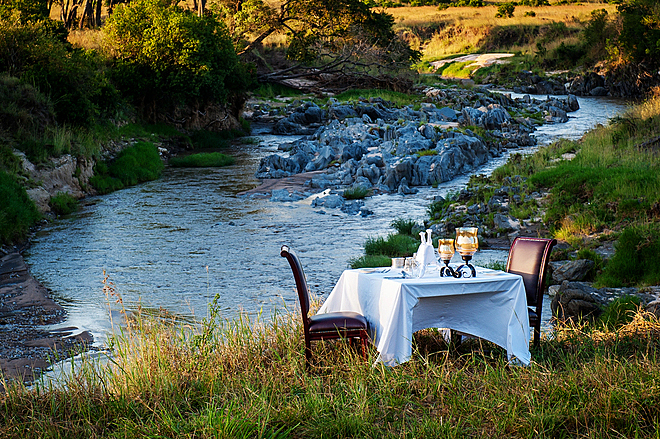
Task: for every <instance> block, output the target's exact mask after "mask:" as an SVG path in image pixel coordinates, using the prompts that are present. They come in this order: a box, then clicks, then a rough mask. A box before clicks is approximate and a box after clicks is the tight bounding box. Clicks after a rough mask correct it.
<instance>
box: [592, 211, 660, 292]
mask: <svg viewBox="0 0 660 439" xmlns="http://www.w3.org/2000/svg"><path fill="white" fill-rule="evenodd" d="M614 248H615V253H614V256H613V257H612V259H610V261H609V262H608V263H607V265H606V266H605V269H604V270H603V273H602V274H601V275H600V276H599V277H598V278H597V279H596V280H597V282H598V284H601V285H605V286H611V287H619V286H635V285H658V284H659V283H660V258H658V255H660V224H658V223H651V224H644V225H637V226H630V227H627V228H626V229H625V230H624V231H623V232H622V233H621V236H620V237H619V241H618V242H617V244H616V245H615V247H614Z"/></svg>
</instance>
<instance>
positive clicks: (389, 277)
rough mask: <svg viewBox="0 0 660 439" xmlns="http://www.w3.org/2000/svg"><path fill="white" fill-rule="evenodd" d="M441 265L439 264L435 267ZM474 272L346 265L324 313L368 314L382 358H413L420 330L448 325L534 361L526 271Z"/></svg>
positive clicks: (391, 361) (512, 356)
mask: <svg viewBox="0 0 660 439" xmlns="http://www.w3.org/2000/svg"><path fill="white" fill-rule="evenodd" d="M434 268H439V267H434ZM475 268H476V276H474V277H460V278H456V277H451V276H450V277H441V276H440V275H439V269H429V270H426V272H425V273H424V275H423V276H422V277H419V278H417V277H413V276H411V275H409V274H406V273H405V272H404V271H402V270H399V269H392V268H386V267H382V268H361V269H348V270H345V271H344V272H343V273H342V275H341V277H340V278H339V281H337V284H336V285H335V286H334V288H333V290H332V292H331V293H330V295H329V296H328V298H327V299H326V300H325V302H324V303H323V305H322V306H321V308H320V309H319V311H318V313H319V314H322V313H329V312H337V311H353V312H357V313H360V314H362V315H364V317H365V318H366V320H367V322H368V325H369V335H370V336H371V340H372V342H373V343H374V344H375V346H376V349H377V351H378V357H377V359H376V362H382V363H384V364H386V365H388V366H396V365H398V364H401V363H404V362H406V361H408V360H410V358H411V356H412V340H413V333H414V332H415V331H418V330H421V329H425V328H443V329H451V330H454V331H458V332H460V333H462V334H467V335H471V336H474V337H479V338H482V339H484V340H488V341H490V342H492V343H495V344H496V345H498V346H501V347H502V348H504V349H506V352H507V358H508V360H509V362H511V363H513V364H523V365H529V363H530V361H531V354H530V352H529V340H530V327H529V317H528V309H527V295H526V293H525V285H524V283H523V278H522V276H520V275H517V274H513V273H506V272H504V271H499V270H492V269H488V268H483V267H475Z"/></svg>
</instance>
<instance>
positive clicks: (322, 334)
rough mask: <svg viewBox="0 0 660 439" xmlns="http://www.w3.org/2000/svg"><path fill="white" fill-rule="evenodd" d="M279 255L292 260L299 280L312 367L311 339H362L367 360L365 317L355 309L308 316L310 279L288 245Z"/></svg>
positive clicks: (309, 359)
mask: <svg viewBox="0 0 660 439" xmlns="http://www.w3.org/2000/svg"><path fill="white" fill-rule="evenodd" d="M280 256H282V257H283V258H286V259H287V261H289V265H291V271H293V277H294V279H295V281H296V290H297V291H298V298H299V299H300V311H301V312H302V321H303V329H304V331H305V358H306V361H307V365H308V366H309V363H310V361H311V359H312V345H311V342H312V340H332V339H356V338H357V339H360V341H361V342H362V356H363V357H364V359H365V360H366V359H367V342H368V340H369V334H368V333H367V320H366V319H365V318H364V316H363V315H362V314H359V313H356V312H332V313H326V314H317V315H314V316H311V317H309V315H308V314H309V289H308V288H307V280H306V279H305V272H304V271H303V268H302V265H301V264H300V260H299V259H298V256H296V254H295V253H294V252H293V251H292V250H290V249H289V247H288V246H286V245H283V246H282V249H281V251H280Z"/></svg>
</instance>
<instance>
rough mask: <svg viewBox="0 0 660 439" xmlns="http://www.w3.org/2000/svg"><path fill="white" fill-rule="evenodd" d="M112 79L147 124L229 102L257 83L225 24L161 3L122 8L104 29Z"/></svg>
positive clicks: (137, 0)
mask: <svg viewBox="0 0 660 439" xmlns="http://www.w3.org/2000/svg"><path fill="white" fill-rule="evenodd" d="M104 34H105V39H104V41H105V44H106V46H105V49H106V51H107V53H108V54H109V55H110V56H111V57H112V58H113V59H114V68H113V78H114V80H115V82H116V84H117V85H118V86H119V87H120V89H121V90H122V91H124V93H126V94H127V95H128V96H129V97H130V98H131V99H132V100H133V102H134V103H135V105H136V106H137V107H138V108H139V109H140V110H141V111H142V114H143V116H145V117H146V118H147V119H153V118H154V116H155V115H156V114H157V113H158V112H162V111H165V112H166V111H169V110H172V109H174V108H176V107H179V106H192V107H198V108H201V107H204V106H205V105H207V104H209V103H212V102H220V103H224V102H227V101H228V100H229V99H230V97H232V96H233V95H234V94H240V93H242V92H243V91H245V90H246V88H248V87H249V86H251V84H252V80H253V79H252V78H253V75H252V74H251V71H250V69H249V67H248V66H246V65H244V64H242V63H240V62H239V59H238V57H237V55H236V52H235V51H234V47H233V44H232V40H231V38H230V36H229V34H228V32H227V29H226V27H225V26H224V24H223V23H222V22H221V21H220V20H219V19H218V18H217V17H216V16H215V15H214V14H211V13H206V14H203V15H202V16H201V17H200V16H198V15H196V14H194V13H193V12H191V11H187V10H184V9H181V8H179V7H177V6H171V5H168V4H167V2H165V1H162V0H134V1H133V2H131V3H130V5H119V6H118V7H117V8H116V10H115V12H114V13H113V15H112V16H111V17H110V18H109V19H108V21H107V23H106V26H105V27H104Z"/></svg>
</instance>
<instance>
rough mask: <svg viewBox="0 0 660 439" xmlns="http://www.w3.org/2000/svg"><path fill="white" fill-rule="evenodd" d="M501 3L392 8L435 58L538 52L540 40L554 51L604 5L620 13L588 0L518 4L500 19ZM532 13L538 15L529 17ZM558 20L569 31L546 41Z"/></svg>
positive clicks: (411, 38)
mask: <svg viewBox="0 0 660 439" xmlns="http://www.w3.org/2000/svg"><path fill="white" fill-rule="evenodd" d="M498 3H504V2H491V4H489V5H488V6H485V7H481V8H473V7H452V8H447V9H444V10H438V8H437V7H434V6H422V7H402V8H390V9H387V12H388V13H389V14H392V15H393V16H394V19H395V23H396V25H395V29H396V30H397V31H398V32H399V33H401V34H402V35H404V38H405V39H406V40H407V41H408V42H409V43H410V44H411V45H412V46H413V47H414V48H416V49H417V50H421V51H422V53H423V59H424V60H429V61H434V60H437V59H443V58H446V57H448V56H450V55H455V54H465V53H483V52H488V51H491V52H493V51H495V52H497V51H507V52H510V53H513V52H520V53H523V54H527V55H533V54H534V53H535V51H536V47H537V46H536V43H537V42H542V43H543V44H544V45H545V46H546V48H547V49H548V50H549V51H552V50H553V49H555V48H557V47H558V46H559V45H560V44H561V43H562V42H563V43H564V44H574V43H575V42H576V37H575V36H574V34H575V33H576V32H579V31H581V30H582V29H583V28H584V25H585V24H584V23H586V22H588V20H589V19H590V17H591V11H593V10H595V9H603V8H604V9H606V10H607V11H608V12H609V13H610V14H613V13H615V12H616V6H615V5H613V4H606V3H594V4H588V3H586V2H582V3H579V4H570V5H552V6H540V7H532V6H521V5H518V6H516V8H515V13H514V16H513V17H512V18H497V17H496V14H497V8H498V5H499V4H498ZM530 12H534V14H535V15H534V16H531V15H530V14H527V15H526V13H530ZM552 23H565V24H566V25H567V27H568V29H569V31H568V32H563V33H562V34H560V35H557V36H556V37H554V38H550V39H545V38H544V35H543V34H544V33H545V32H546V31H547V29H549V28H551V27H552ZM525 29H527V35H525V36H524V38H517V37H515V36H514V35H515V34H518V33H520V32H521V31H524V30H525ZM530 32H531V33H530ZM498 34H501V35H500V36H498ZM546 40H547V41H546Z"/></svg>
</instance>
